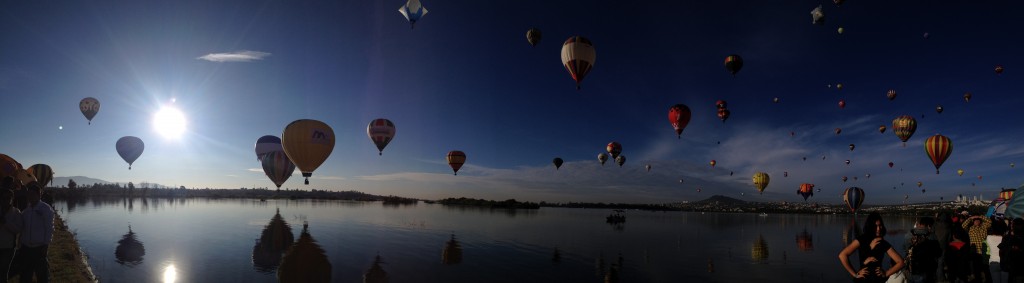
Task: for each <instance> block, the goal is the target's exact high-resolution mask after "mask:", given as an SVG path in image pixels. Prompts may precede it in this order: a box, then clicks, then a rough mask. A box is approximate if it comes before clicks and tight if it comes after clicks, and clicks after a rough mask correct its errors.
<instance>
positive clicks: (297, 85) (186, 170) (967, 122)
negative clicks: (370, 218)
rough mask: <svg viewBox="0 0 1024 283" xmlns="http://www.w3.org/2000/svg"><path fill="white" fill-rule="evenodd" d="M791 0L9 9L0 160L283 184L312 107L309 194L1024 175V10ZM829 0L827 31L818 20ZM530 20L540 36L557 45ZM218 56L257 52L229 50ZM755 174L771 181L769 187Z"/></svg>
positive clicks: (573, 191) (525, 196)
mask: <svg viewBox="0 0 1024 283" xmlns="http://www.w3.org/2000/svg"><path fill="white" fill-rule="evenodd" d="M785 2H786V3H774V2H772V1H767V2H765V1H666V2H643V3H632V2H621V1H582V0H580V1H576V0H568V1H456V2H450V1H429V0H424V1H423V2H422V3H423V5H424V6H425V7H426V8H427V9H429V10H430V12H429V14H427V15H426V16H424V17H423V19H421V20H420V21H419V22H418V23H417V24H416V28H415V29H410V28H409V24H408V22H407V21H406V20H405V19H404V18H403V17H402V16H401V14H399V13H398V11H397V9H398V8H399V6H401V5H402V4H404V3H405V2H404V1H391V0H389V1H191V0H188V1H173V2H157V1H152V2H150V1H109V2H102V3H100V2H88V3H87V2H68V3H55V2H40V1H31V2H7V3H3V4H0V42H2V43H0V45H2V48H0V97H3V101H4V102H6V103H5V104H6V105H8V107H7V108H6V109H5V111H4V113H5V114H6V116H7V117H8V118H7V119H5V120H6V121H8V122H5V123H0V139H2V141H3V142H2V143H0V152H2V153H5V154H8V155H10V156H12V157H14V158H16V159H18V160H19V161H20V162H21V163H22V164H24V165H25V166H28V165H31V164H36V163H46V164H49V165H51V166H52V167H53V168H54V170H55V171H56V175H57V176H76V175H80V176H89V177H94V178H99V179H104V180H109V181H116V182H128V181H132V182H136V183H140V182H153V183H160V184H165V185H173V186H182V185H183V186H186V187H213V188H239V187H253V186H257V187H272V186H273V184H272V183H271V182H270V181H269V180H268V179H267V178H266V177H265V176H264V175H263V173H262V170H261V169H260V165H259V164H258V163H257V162H256V161H255V159H254V153H253V144H254V143H255V141H256V139H257V138H259V137H260V136H263V135H276V136H280V135H281V132H282V130H283V129H284V127H285V126H286V125H287V124H288V123H290V122H291V121H294V120H297V119H317V120H321V121H324V122H325V123H327V124H329V125H330V126H331V127H332V128H333V129H334V131H335V133H336V135H337V139H336V145H335V148H334V152H333V153H332V154H331V156H330V158H329V159H328V160H327V161H326V162H325V163H324V164H323V165H321V166H320V167H319V168H318V169H317V170H316V172H315V173H314V178H312V179H311V180H310V182H311V183H312V184H311V185H309V186H305V185H302V178H301V176H298V174H296V175H295V176H293V177H292V178H291V179H290V180H288V182H287V183H285V185H284V186H285V187H290V188H303V189H310V188H317V189H332V190H359V191H364V192H367V193H373V194H395V195H401V196H408V197H420V198H431V199H433V198H443V197H450V196H467V197H477V198H489V199H505V198H516V199H520V200H534V201H539V200H547V201H604V202H656V203H660V202H676V201H685V200H699V199H703V198H706V197H709V196H711V195H714V194H724V195H729V196H733V197H738V198H743V199H747V200H755V201H779V200H786V201H798V200H802V198H800V197H799V196H797V195H796V194H795V191H796V189H797V187H798V186H799V184H800V183H814V184H816V185H817V188H820V189H822V191H821V192H820V193H816V194H815V196H813V197H812V198H811V199H809V200H810V201H818V202H827V203H839V202H841V198H840V197H838V194H839V193H840V192H841V191H842V189H843V188H845V187H848V186H859V187H862V188H864V189H865V191H866V192H867V198H866V203H868V204H873V203H898V202H901V201H903V198H904V196H905V195H909V197H910V199H909V200H910V201H935V200H938V199H939V197H944V198H946V199H950V198H952V197H955V196H956V195H959V194H964V195H971V196H974V195H978V194H982V195H983V196H984V197H985V198H991V197H994V195H995V193H996V192H997V191H998V190H999V188H1001V187H1017V186H1018V185H1020V184H1021V183H1022V182H1024V179H1022V178H1021V177H1019V176H1021V175H1020V174H1019V173H1017V172H1016V170H1024V166H1022V167H1020V168H1011V167H1010V165H1009V164H1010V163H1014V162H1021V164H1022V165H1024V159H1022V157H1024V149H1022V147H1021V146H1020V142H1019V141H1020V140H1022V138H1024V131H1020V130H1021V126H1020V118H1019V117H1018V115H1016V114H1017V111H1019V108H1020V107H1019V106H1020V105H1024V98H1022V97H1021V96H1020V95H1018V94H1019V82H1020V81H1021V76H1020V74H1021V71H1020V70H1021V69H1020V66H1024V59H1022V57H1021V56H1020V53H1019V50H1022V49H1024V37H1022V36H1024V32H1022V30H1021V29H1020V28H1019V27H1020V21H1019V19H1016V18H1017V17H1018V16H1019V15H1018V14H1015V13H1013V11H1022V10H1024V9H1022V8H1024V7H1022V6H1024V4H1021V3H1017V2H1015V1H971V2H957V3H947V2H926V1H881V2H880V1H847V2H846V3H845V4H843V5H842V6H841V7H837V6H835V5H833V4H832V3H831V1H824V2H821V3H819V2H817V1H785ZM890 2H891V3H890ZM819 4H823V6H824V10H825V13H826V21H825V24H824V25H820V26H819V25H812V24H811V16H810V11H811V10H812V9H813V8H814V7H816V6H817V5H819ZM839 26H842V27H844V29H845V31H844V33H843V34H842V35H840V34H838V33H837V32H836V29H837V28H838V27H839ZM531 27H538V28H540V29H541V30H542V31H543V36H544V37H543V39H542V40H541V42H540V43H539V44H538V45H537V46H536V47H531V46H530V45H529V44H528V43H527V41H526V38H525V33H526V30H528V29H529V28H531ZM926 32H927V33H928V34H929V37H927V38H925V37H924V36H923V34H924V33H926ZM574 35H581V36H584V37H587V38H589V39H590V40H591V41H592V42H593V43H594V46H595V49H596V53H597V59H596V62H595V66H594V69H593V70H592V71H591V72H590V74H589V75H588V76H587V77H586V79H585V80H584V81H583V84H582V89H581V90H576V89H575V84H574V82H573V81H572V79H571V78H570V76H569V74H568V72H566V70H565V69H564V67H562V65H561V61H560V59H559V54H560V50H561V45H562V42H563V41H565V39H566V38H568V37H570V36H574ZM246 51H248V53H244V52H246ZM211 54H214V56H213V57H205V58H206V59H204V56H207V55H211ZM216 54H235V55H238V54H242V55H248V56H250V57H251V58H249V59H250V60H242V61H222V60H209V59H210V58H217V56H216ZM729 54H739V55H741V56H742V57H743V59H744V62H745V66H744V67H743V69H742V70H741V71H740V72H739V73H738V75H737V76H736V77H735V78H733V77H732V76H731V75H730V74H729V73H728V72H727V71H726V70H725V68H724V67H723V65H722V61H723V60H724V58H725V57H726V56H727V55H729ZM996 65H1003V66H1005V67H1006V71H1005V72H1004V73H1003V74H1001V75H996V74H995V72H994V71H993V69H994V67H995V66H996ZM837 83H842V84H843V85H844V88H843V89H842V90H837V89H836V88H835V87H834V85H835V84H837ZM830 85H832V87H830ZM889 89H895V90H897V92H898V97H897V98H896V99H895V100H894V101H889V100H887V99H886V98H885V93H886V91H888V90H889ZM965 92H971V93H973V95H974V96H973V99H972V100H971V101H970V102H969V103H968V102H964V100H963V99H962V95H963V94H964V93H965ZM87 96H92V97H96V98H97V99H99V100H100V102H101V103H102V107H101V110H100V112H99V113H98V114H97V115H96V117H95V118H94V119H93V121H92V125H87V124H86V119H85V118H84V117H83V116H82V114H81V113H80V112H79V110H78V107H77V106H78V101H79V100H81V99H82V98H84V97H87ZM774 97H778V98H779V99H780V103H772V98H774ZM719 99H724V100H727V101H728V102H729V109H730V111H731V112H732V116H731V117H730V118H729V120H728V121H727V122H726V123H722V122H721V121H720V120H718V118H717V117H716V115H715V114H716V109H715V105H714V103H715V101H716V100H719ZM841 99H842V100H845V101H846V103H847V106H846V107H845V108H843V109H840V108H839V107H838V106H837V103H838V101H839V100H841ZM677 103H683V104H686V105H688V106H689V107H690V108H691V109H692V110H693V119H692V121H691V122H690V124H689V125H688V127H687V128H686V130H685V131H684V132H683V138H682V139H681V140H679V139H676V137H675V133H674V132H673V130H672V128H671V126H670V125H669V123H668V121H667V119H666V115H667V112H668V109H669V107H670V106H672V105H674V104H677ZM166 105H171V106H174V107H177V108H180V109H181V110H182V111H183V112H184V114H185V116H186V117H187V120H188V125H187V131H186V132H185V134H184V136H182V137H181V138H178V139H166V138H163V137H162V136H161V135H158V134H157V133H156V132H155V131H154V129H153V126H152V121H151V120H152V117H153V114H154V113H155V112H156V111H157V110H158V109H159V108H160V107H161V106H166ZM937 105H942V106H943V107H944V109H945V112H943V113H942V114H941V115H940V114H936V113H935V111H934V109H935V106H937ZM903 114H907V115H913V116H914V117H915V118H917V120H918V124H919V126H918V129H917V132H916V133H915V134H914V136H913V137H912V138H911V139H910V141H909V142H908V143H907V147H906V148H903V147H902V146H901V143H900V142H899V140H898V139H897V138H896V136H895V135H894V134H893V133H892V131H891V129H890V130H887V131H886V132H885V133H884V134H880V133H878V132H877V128H878V126H879V125H887V126H889V127H891V121H892V119H893V118H895V117H896V116H898V115H903ZM922 115H924V118H921V116H922ZM375 118H387V119H390V120H391V121H393V122H394V123H395V124H396V127H397V134H396V137H395V140H394V141H393V142H392V143H391V144H390V145H389V146H388V147H387V148H386V149H385V150H384V155H383V156H378V155H377V150H376V148H375V147H374V145H373V143H372V142H371V141H370V140H369V138H368V137H367V136H366V125H367V123H369V122H370V121H371V120H373V119H375ZM837 127H839V128H842V129H843V132H842V134H840V135H835V134H834V133H833V129H834V128H837ZM790 132H794V134H795V135H794V136H792V137H791V136H790ZM936 133H941V134H943V135H945V136H948V137H950V138H951V139H952V141H953V145H954V150H953V154H952V155H951V157H950V158H949V160H948V161H946V163H945V164H944V165H943V166H942V174H939V175H936V174H935V172H934V167H933V165H932V164H931V162H930V160H929V159H928V157H927V156H926V155H925V153H924V151H923V150H922V148H923V143H924V140H925V139H926V138H927V137H929V136H931V135H933V134H936ZM127 135H132V136H138V137H140V138H141V139H142V140H144V141H145V143H146V149H145V152H144V153H143V154H142V156H141V157H140V158H139V159H138V160H137V161H135V163H134V165H133V169H132V170H128V168H127V164H126V163H125V162H124V161H122V160H121V158H120V157H119V156H118V155H117V153H116V151H115V150H114V143H115V142H116V141H117V139H118V138H120V137H122V136H127ZM610 141H618V142H620V143H621V144H622V145H623V155H625V156H627V159H628V160H627V162H626V165H625V166H624V167H622V168H619V167H618V166H616V165H614V164H612V163H611V162H609V163H608V164H606V165H605V166H603V167H602V166H600V164H598V162H597V160H596V156H597V154H598V153H600V152H603V151H604V146H605V144H607V143H608V142H610ZM719 141H721V144H718V142H719ZM850 143H853V144H856V145H857V148H856V150H855V151H852V152H851V151H849V150H848V145H849V144H850ZM455 149H457V150H462V151H464V152H466V154H467V156H468V158H467V163H466V166H465V167H463V168H462V170H460V172H459V175H458V176H453V175H452V174H451V169H450V168H449V167H448V166H447V164H445V160H444V156H445V154H446V153H447V152H448V151H449V150H455ZM823 155H824V156H825V157H826V159H824V160H822V159H821V156H823ZM804 156H806V157H807V160H806V161H802V160H801V157H804ZM554 157H561V158H563V159H565V161H566V163H565V165H563V166H562V169H561V170H558V171H555V170H554V168H553V165H551V159H552V158H554ZM712 159H714V160H717V162H718V165H717V166H716V167H715V168H711V167H710V166H708V165H707V163H708V161H710V160H712ZM846 159H850V160H851V161H852V163H851V164H850V165H845V164H843V160H846ZM890 161H892V162H894V163H895V164H896V166H894V167H893V168H891V169H890V168H888V166H887V165H886V164H887V163H888V162H890ZM646 164H651V165H652V166H653V170H651V172H646V171H645V170H644V169H643V167H644V165H646ZM961 168H962V169H964V170H965V171H966V173H965V174H964V176H956V174H955V171H956V170H957V169H961ZM757 171H764V172H767V173H769V174H770V175H771V179H772V180H771V183H770V184H769V186H768V188H767V190H766V191H765V193H764V194H763V195H758V194H757V193H756V190H755V189H754V187H753V185H752V183H751V180H750V176H751V175H752V174H753V173H754V172H757ZM730 172H734V173H735V174H734V175H732V176H730V174H729V173H730ZM784 172H788V177H783V173H784ZM866 174H871V177H870V178H866ZM979 175H980V176H983V179H981V180H978V178H977V176H979ZM842 176H849V177H850V178H851V179H850V180H849V181H847V182H845V183H844V182H842V181H841V180H840V178H841V177H842ZM853 176H859V178H858V180H856V181H854V180H852V178H853ZM679 179H684V182H683V183H679ZM918 181H921V182H923V184H924V186H923V187H922V188H924V189H926V190H927V192H926V193H922V192H921V190H920V189H921V188H917V187H916V183H917V182H918ZM901 183H902V184H903V185H901ZM971 183H975V185H974V186H972V185H971ZM893 187H896V189H893ZM697 188H701V192H699V193H698V192H697ZM741 193H745V194H744V195H741Z"/></svg>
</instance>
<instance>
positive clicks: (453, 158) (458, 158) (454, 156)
mask: <svg viewBox="0 0 1024 283" xmlns="http://www.w3.org/2000/svg"><path fill="white" fill-rule="evenodd" d="M445 159H447V160H448V166H450V167H452V171H454V172H455V175H459V168H462V164H465V163H466V153H463V152H462V151H458V150H452V151H449V152H448V156H447V157H446V158H445Z"/></svg>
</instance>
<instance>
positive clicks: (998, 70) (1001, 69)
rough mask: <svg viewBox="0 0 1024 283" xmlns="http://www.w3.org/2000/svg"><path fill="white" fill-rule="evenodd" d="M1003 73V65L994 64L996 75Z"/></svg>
mask: <svg viewBox="0 0 1024 283" xmlns="http://www.w3.org/2000/svg"><path fill="white" fill-rule="evenodd" d="M1002 73H1003V65H996V75H1000V74H1002Z"/></svg>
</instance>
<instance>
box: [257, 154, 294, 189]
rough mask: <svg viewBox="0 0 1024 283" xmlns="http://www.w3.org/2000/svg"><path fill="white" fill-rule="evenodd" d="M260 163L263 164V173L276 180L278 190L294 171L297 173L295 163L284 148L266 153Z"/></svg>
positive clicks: (273, 180)
mask: <svg viewBox="0 0 1024 283" xmlns="http://www.w3.org/2000/svg"><path fill="white" fill-rule="evenodd" d="M260 163H262V165H263V173H264V174H267V177H269V178H270V181H272V182H274V185H276V186H277V190H278V191H280V190H281V185H283V184H284V182H285V181H288V178H290V177H291V176H292V173H295V164H294V163H292V161H291V160H289V159H288V154H285V153H284V150H279V151H273V152H269V153H266V154H264V155H263V157H262V158H261V162H260Z"/></svg>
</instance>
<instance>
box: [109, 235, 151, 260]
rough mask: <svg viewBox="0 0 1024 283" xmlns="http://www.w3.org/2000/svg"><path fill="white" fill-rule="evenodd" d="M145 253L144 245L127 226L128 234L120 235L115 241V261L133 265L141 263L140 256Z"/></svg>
mask: <svg viewBox="0 0 1024 283" xmlns="http://www.w3.org/2000/svg"><path fill="white" fill-rule="evenodd" d="M145 255H146V247H144V246H143V245H142V242H140V241H139V239H138V235H136V234H135V232H134V231H132V226H131V225H129V226H128V234H124V236H121V240H118V241H117V248H116V249H114V257H115V258H117V260H116V261H117V263H119V264H121V265H125V266H128V267H133V266H136V265H139V264H140V263H142V257H143V256H145Z"/></svg>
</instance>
